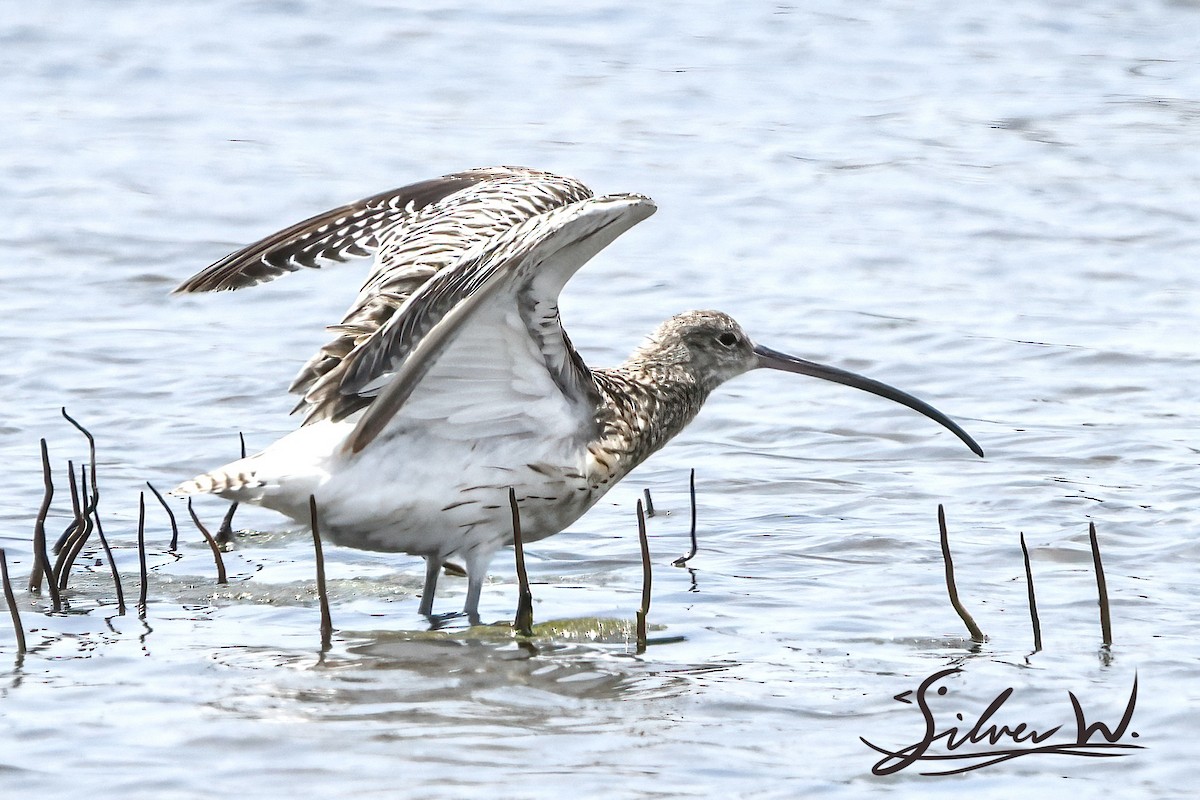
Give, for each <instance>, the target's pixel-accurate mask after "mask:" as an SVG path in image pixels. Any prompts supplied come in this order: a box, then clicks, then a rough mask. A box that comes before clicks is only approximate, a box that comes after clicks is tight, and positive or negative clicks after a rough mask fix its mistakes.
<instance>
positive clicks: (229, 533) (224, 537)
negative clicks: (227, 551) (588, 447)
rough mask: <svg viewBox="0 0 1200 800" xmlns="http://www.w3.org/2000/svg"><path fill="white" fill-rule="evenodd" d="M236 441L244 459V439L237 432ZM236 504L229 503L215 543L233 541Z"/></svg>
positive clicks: (239, 432)
mask: <svg viewBox="0 0 1200 800" xmlns="http://www.w3.org/2000/svg"><path fill="white" fill-rule="evenodd" d="M238 441H239V442H241V445H242V458H245V457H246V437H245V436H244V435H242V432H241V431H238ZM237 510H238V504H237V503H236V502H234V503H231V504H230V506H229V510H228V511H226V512H225V518H224V519H223V520H221V527H219V528H217V543H218V544H228V543H229V542H232V541H233V515H234V514H236V513H237Z"/></svg>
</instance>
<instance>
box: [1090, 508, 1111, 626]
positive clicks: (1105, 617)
mask: <svg viewBox="0 0 1200 800" xmlns="http://www.w3.org/2000/svg"><path fill="white" fill-rule="evenodd" d="M1088 539H1089V540H1091V544H1092V563H1093V564H1095V565H1096V591H1097V592H1099V594H1100V633H1101V635H1102V636H1103V637H1104V646H1105V647H1111V646H1112V617H1111V616H1110V615H1109V613H1108V584H1107V583H1106V582H1105V580H1104V565H1103V564H1101V563H1100V542H1099V541H1098V540H1097V539H1096V523H1095V522H1089V523H1088Z"/></svg>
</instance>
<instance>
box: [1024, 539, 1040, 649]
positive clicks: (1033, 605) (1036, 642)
mask: <svg viewBox="0 0 1200 800" xmlns="http://www.w3.org/2000/svg"><path fill="white" fill-rule="evenodd" d="M1021 555H1022V556H1023V557H1024V559H1025V585H1026V587H1028V589H1029V617H1030V618H1031V619H1032V620H1033V652H1035V653H1036V652H1038V651H1039V650H1041V649H1042V623H1041V622H1040V621H1039V620H1038V613H1037V598H1036V597H1034V594H1033V569H1032V568H1031V567H1030V566H1029V548H1028V547H1026V546H1025V532H1024V531H1022V532H1021Z"/></svg>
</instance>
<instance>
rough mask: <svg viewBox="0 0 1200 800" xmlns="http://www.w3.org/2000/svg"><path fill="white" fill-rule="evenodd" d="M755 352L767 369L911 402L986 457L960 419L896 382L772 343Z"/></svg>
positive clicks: (758, 348)
mask: <svg viewBox="0 0 1200 800" xmlns="http://www.w3.org/2000/svg"><path fill="white" fill-rule="evenodd" d="M754 353H755V355H757V356H758V365H759V366H760V367H767V368H768V369H778V370H783V371H784V372H794V373H796V374H797V375H809V376H812V377H814V378H820V379H821V380H825V381H832V382H833V383H840V384H842V385H843V386H850V387H852V388H854V389H862V390H863V391H864V392H870V393H871V394H875V395H879V396H880V397H885V398H887V399H888V400H891V401H893V402H895V403H899V404H900V405H902V406H908V407H909V408H911V409H912V410H913V411H916V412H919V413H921V414H924V415H925V416H927V417H929V418H930V419H931V420H933V421H934V422H937V423H938V424H939V425H941V426H943V427H944V428H946V429H947V430H949V431H950V432H951V433H953V434H954V435H955V436H957V437H958V438H959V439H961V440H962V441H963V443H964V444H965V445H966V446H967V447H969V448H971V452H973V453H974V454H975V455H977V456H979V457H980V458H983V448H982V447H980V446H979V445H978V444H977V443H976V442H975V440H974V439H972V438H971V437H970V435H968V434H967V432H966V431H964V430H963V429H962V428H960V427H959V425H958V423H956V422H955V421H954V420H952V419H950V418H949V417H947V416H946V415H945V414H943V413H942V412H941V411H938V410H937V409H936V408H934V407H933V406H931V405H929V404H928V403H926V402H925V401H924V400H920V399H918V398H916V397H913V396H912V395H911V394H909V393H908V392H902V391H900V390H899V389H897V388H896V387H894V386H888V385H887V384H886V383H882V382H880V381H877V380H874V379H873V378H867V377H865V376H863V375H859V374H858V373H855V372H850V371H849V370H844V369H838V368H837V367H829V366H826V365H824V364H818V363H816V362H814V361H806V360H805V359H803V358H796V357H795V356H789V355H788V354H787V353H780V352H779V351H777V350H772V349H771V348H769V347H763V346H762V345H756V346H755V348H754Z"/></svg>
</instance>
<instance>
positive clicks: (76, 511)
mask: <svg viewBox="0 0 1200 800" xmlns="http://www.w3.org/2000/svg"><path fill="white" fill-rule="evenodd" d="M67 485H68V486H70V487H71V511H72V513H73V516H72V517H71V522H70V524H69V525H67V527H66V528H65V529H64V530H63V532H62V534H60V535H59V537H58V539H57V540H55V542H54V547H53V549H52V550H51V552H52V553H54V554H55V555H61V554H62V551H63V548H64V547H66V546H67V543H68V542H70V541H71V539H72V537H74V536H75V534H77V533H78V532H79V529H80V528H81V527H82V526H83V519H82V514H81V513H80V505H79V486H78V485H77V484H76V483H75V462H74V461H71V460H70V459H68V460H67ZM61 564H62V559H61V558H60V559H58V560H56V561H55V567H54V577H55V580H57V579H58V571H59V568H60V566H61Z"/></svg>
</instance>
